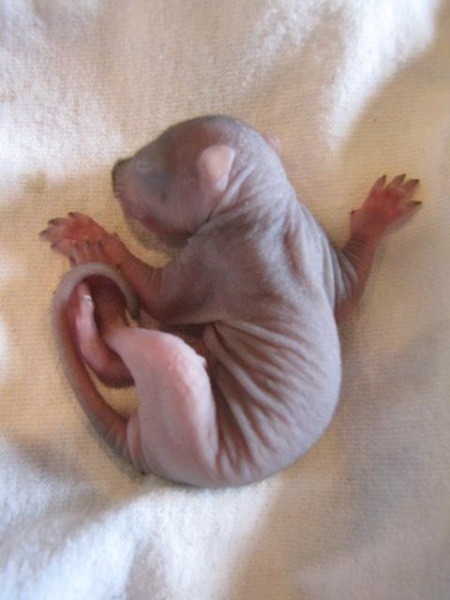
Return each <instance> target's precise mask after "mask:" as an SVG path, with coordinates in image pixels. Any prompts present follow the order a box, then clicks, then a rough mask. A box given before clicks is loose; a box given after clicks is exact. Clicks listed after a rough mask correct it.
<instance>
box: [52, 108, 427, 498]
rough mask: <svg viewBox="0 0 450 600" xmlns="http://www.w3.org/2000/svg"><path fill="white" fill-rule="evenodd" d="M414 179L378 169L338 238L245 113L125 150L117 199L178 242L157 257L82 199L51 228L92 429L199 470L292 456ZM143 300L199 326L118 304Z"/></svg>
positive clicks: (261, 474)
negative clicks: (171, 253)
mask: <svg viewBox="0 0 450 600" xmlns="http://www.w3.org/2000/svg"><path fill="white" fill-rule="evenodd" d="M417 185H418V180H415V179H414V180H406V179H405V176H404V175H401V176H398V177H395V178H394V179H393V180H392V181H390V182H388V181H387V180H386V177H385V176H383V177H381V178H380V179H378V180H377V181H376V182H375V184H374V185H373V187H372V189H371V190H370V192H369V194H368V196H367V198H366V199H365V201H364V202H363V204H362V206H361V208H359V209H358V210H356V211H352V213H351V217H350V236H349V239H348V241H347V243H346V244H345V246H344V247H343V248H342V249H341V250H336V249H335V248H334V247H333V246H332V244H331V243H330V241H329V240H328V238H327V236H326V234H325V233H324V231H323V229H322V228H321V227H320V225H319V224H318V223H317V221H316V220H315V219H314V217H313V216H312V215H311V214H310V213H309V212H308V210H307V209H306V208H305V206H303V204H302V203H300V202H299V201H298V200H297V198H296V195H295V192H294V189H293V187H292V186H291V184H290V183H289V181H288V179H287V176H286V173H285V171H284V169H283V166H282V164H281V161H280V157H279V154H278V151H277V145H276V143H275V141H274V140H272V139H270V138H265V137H263V136H261V135H260V134H258V133H257V132H255V131H254V130H253V129H251V128H250V127H248V126H246V125H244V124H243V123H241V122H239V121H237V120H234V119H231V118H229V117H224V116H208V117H200V118H197V119H193V120H190V121H186V122H183V123H180V124H178V125H175V126H173V127H171V128H169V129H168V130H166V131H165V132H164V133H163V134H162V135H161V136H160V137H158V138H157V139H156V140H155V141H153V142H152V143H150V144H149V145H148V146H145V147H144V148H142V149H141V150H139V151H138V152H137V153H136V154H135V155H134V156H133V157H132V158H131V159H128V160H122V161H119V162H118V163H117V164H116V165H115V167H114V169H113V188H114V192H115V195H116V196H117V197H118V198H119V200H120V202H121V204H122V207H123V210H124V213H125V214H126V215H127V216H128V217H130V218H132V219H137V220H138V221H139V222H140V223H141V224H142V225H144V226H145V227H147V228H148V229H150V230H152V231H156V232H157V233H169V234H179V235H182V236H184V237H185V238H186V243H185V245H184V246H183V248H182V250H181V252H180V253H179V255H178V256H177V257H176V258H174V259H173V260H172V261H171V262H169V263H168V264H167V266H165V267H163V268H155V267H152V266H150V265H148V264H146V263H145V262H143V261H141V260H140V259H138V258H137V257H136V256H134V255H133V254H131V253H130V252H129V250H128V249H127V248H126V246H125V244H124V243H123V242H122V241H121V239H120V238H119V237H118V235H117V234H111V233H108V232H107V231H106V230H105V229H104V228H103V227H101V226H100V225H99V224H98V223H96V222H95V221H94V220H93V219H91V218H90V217H88V216H86V215H83V214H80V213H70V214H69V215H68V217H66V218H57V219H52V220H51V221H50V222H49V226H48V228H47V229H46V230H45V231H44V232H43V233H42V234H41V235H42V237H43V238H44V239H45V240H47V241H49V242H50V243H51V244H52V248H54V249H55V250H57V251H59V252H61V253H63V254H64V255H66V256H67V257H69V259H70V261H71V264H72V267H73V268H72V269H70V270H69V271H68V272H67V274H66V275H65V276H64V278H63V280H62V282H61V283H60V285H59V287H58V289H57V290H56V293H55V296H54V302H53V321H54V330H55V333H56V336H57V340H58V349H59V352H60V355H61V360H62V363H63V365H64V367H65V371H66V374H67V376H68V378H69V380H70V382H71V384H72V386H73V388H74V391H75V393H76V395H77V397H78V399H79V401H80V403H81V405H82V407H83V408H84V410H85V412H86V413H87V415H88V417H89V418H90V420H91V421H92V423H93V425H94V426H95V427H96V429H97V430H98V431H99V432H100V433H101V434H102V435H103V436H104V437H105V439H106V440H107V441H108V442H109V443H110V444H111V445H112V446H113V447H114V448H115V449H116V450H117V451H118V452H119V453H120V454H121V455H122V456H123V457H125V458H127V459H129V460H131V462H132V463H133V464H134V465H135V466H136V467H137V468H138V469H140V470H141V471H143V472H146V473H155V474H158V475H160V476H163V477H165V478H168V479H171V480H173V481H177V482H183V483H187V484H192V485H197V486H207V487H219V486H230V485H242V484H248V483H250V482H254V481H258V480H260V479H263V478H265V477H267V476H269V475H271V474H273V473H275V472H277V471H279V470H281V469H283V468H285V467H287V466H288V465H290V464H292V463H293V462H294V461H296V460H297V459H298V458H299V457H300V456H301V455H303V454H304V453H305V452H306V451H307V450H308V449H309V448H310V447H311V446H312V445H313V444H314V443H315V442H316V441H317V440H318V439H319V437H320V436H321V435H322V433H323V432H324V430H325V429H326V428H327V426H328V424H329V423H330V420H331V418H332V415H333V412H334V410H335V407H336V404H337V401H338V396H339V389H340V383H341V358H340V347H339V339H338V331H337V325H336V323H337V321H338V320H339V319H341V318H343V317H345V316H346V315H348V314H349V313H350V312H351V310H352V309H353V308H354V306H355V305H356V303H357V302H358V299H359V297H360V296H361V293H362V291H363V289H364V286H365V283H366V280H367V277H368V274H369V270H370V268H371V264H372V261H373V257H374V253H375V251H376V249H377V246H378V245H379V242H380V240H381V239H382V238H383V236H384V234H385V233H386V232H387V231H388V230H389V229H391V228H393V227H395V226H398V225H399V224H401V223H402V222H404V221H406V220H407V219H408V218H409V217H410V216H411V215H412V214H413V213H414V212H415V210H416V209H417V207H418V206H419V204H420V202H416V201H413V200H411V198H412V195H413V193H414V191H415V190H416V188H417ZM119 290H120V291H119ZM124 299H125V300H124ZM138 304H139V305H140V307H141V308H142V309H143V310H144V311H145V312H147V313H148V314H149V315H150V316H151V317H152V318H154V319H156V320H157V321H159V322H160V323H162V324H164V325H187V324H196V325H199V326H201V328H202V335H201V343H200V344H197V345H196V346H194V347H193V346H191V345H189V344H187V343H186V342H185V341H183V340H182V339H181V338H180V337H178V336H175V335H173V334H171V333H167V332H163V331H157V330H153V329H145V328H142V327H138V326H135V325H133V324H130V322H129V320H128V318H127V316H126V312H125V305H126V306H127V308H128V312H129V314H130V315H131V316H132V317H135V316H136V315H137V312H138ZM86 364H87V365H88V366H89V367H90V368H91V369H92V370H93V371H94V372H95V373H96V374H97V376H98V377H99V379H100V380H102V381H103V382H104V383H106V384H108V385H111V386H121V385H129V384H134V385H135V387H136V394H137V397H138V405H137V409H136V411H135V412H134V413H133V414H132V415H131V416H130V417H129V418H125V417H123V416H121V415H120V414H119V413H117V411H115V410H114V409H113V408H112V407H111V406H110V405H109V404H108V403H107V402H106V401H105V400H104V398H103V396H102V395H101V394H100V393H99V392H98V390H97V388H96V386H95V385H94V382H93V380H92V378H91V376H90V374H89V371H88V370H87V368H86Z"/></svg>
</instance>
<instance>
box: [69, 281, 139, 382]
mask: <svg viewBox="0 0 450 600" xmlns="http://www.w3.org/2000/svg"><path fill="white" fill-rule="evenodd" d="M69 313H70V315H71V317H72V322H73V324H74V329H75V332H76V337H77V343H78V347H79V349H80V352H81V354H82V356H83V358H84V360H85V361H86V362H87V364H88V365H89V366H90V368H91V369H92V370H93V371H94V372H95V374H96V375H97V377H98V378H99V379H100V381H102V382H103V383H104V384H105V385H108V386H110V387H126V386H130V385H132V384H133V378H132V376H131V374H130V372H129V370H128V369H127V367H126V366H125V364H124V363H123V361H122V360H121V358H120V357H119V356H117V354H116V353H115V352H113V351H112V350H111V349H110V348H109V346H108V345H107V344H106V343H105V341H104V339H103V336H104V333H105V331H107V330H108V328H109V327H111V326H116V327H117V326H122V327H127V326H128V324H127V322H126V318H125V311H124V307H123V302H122V297H121V294H120V292H119V291H118V289H117V288H116V287H115V286H114V285H108V283H107V282H105V281H103V280H97V278H91V279H90V281H89V285H88V284H87V283H84V282H83V283H80V284H79V285H78V286H77V288H76V289H75V291H74V294H73V296H72V299H71V302H70V306H69Z"/></svg>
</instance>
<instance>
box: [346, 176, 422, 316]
mask: <svg viewBox="0 0 450 600" xmlns="http://www.w3.org/2000/svg"><path fill="white" fill-rule="evenodd" d="M404 181H405V175H399V176H397V177H395V178H394V179H393V180H392V181H391V182H390V183H389V184H387V185H386V176H383V177H380V179H378V180H377V181H376V182H375V184H374V185H373V187H372V189H371V190H370V192H369V195H368V196H367V198H366V200H365V201H364V203H363V205H362V206H361V208H359V209H358V210H354V211H352V213H351V217H350V237H349V239H348V241H347V243H346V244H345V246H344V247H343V248H342V250H341V252H339V253H338V255H337V258H338V263H339V268H338V273H337V274H336V305H335V315H336V319H337V320H338V321H339V320H341V319H342V318H344V317H346V316H348V315H349V314H350V313H351V312H352V310H353V309H354V308H355V306H356V305H357V303H358V301H359V299H360V297H361V295H362V293H363V290H364V288H365V285H366V282H367V278H368V276H369V273H370V269H371V266H372V263H373V259H374V256H375V252H376V250H377V248H378V246H379V244H380V241H381V240H382V238H383V237H384V235H385V234H386V233H387V232H389V231H390V230H392V229H395V228H398V227H400V226H401V225H402V224H403V223H405V222H406V221H407V220H408V219H409V218H410V217H411V216H412V215H413V214H414V213H415V211H416V210H417V208H418V207H419V206H420V205H421V202H416V201H412V200H411V197H412V196H413V194H414V192H415V191H416V189H417V186H418V184H419V180H418V179H410V180H408V181H406V183H404Z"/></svg>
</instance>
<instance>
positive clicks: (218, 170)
mask: <svg viewBox="0 0 450 600" xmlns="http://www.w3.org/2000/svg"><path fill="white" fill-rule="evenodd" d="M235 156H236V151H235V150H234V149H233V148H231V147H230V146H225V145H217V146H210V147H209V148H206V150H203V152H202V153H201V154H200V157H199V159H198V161H197V169H198V173H199V176H200V182H201V184H202V186H204V188H205V190H206V191H207V192H209V193H210V194H213V195H217V194H222V193H223V192H224V191H225V189H226V187H227V185H228V180H229V178H230V173H231V167H232V166H233V161H234V158H235Z"/></svg>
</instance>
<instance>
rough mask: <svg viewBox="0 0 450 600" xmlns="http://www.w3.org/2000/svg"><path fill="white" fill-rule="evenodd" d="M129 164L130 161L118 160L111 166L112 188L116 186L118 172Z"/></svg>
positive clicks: (126, 159)
mask: <svg viewBox="0 0 450 600" xmlns="http://www.w3.org/2000/svg"><path fill="white" fill-rule="evenodd" d="M129 162H130V159H129V158H125V159H121V160H118V161H117V162H116V164H115V165H114V166H113V168H112V172H111V177H112V183H113V187H114V186H115V185H116V181H117V176H118V174H119V172H120V170H121V169H122V168H123V167H124V166H125V165H126V164H127V163H129Z"/></svg>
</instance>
